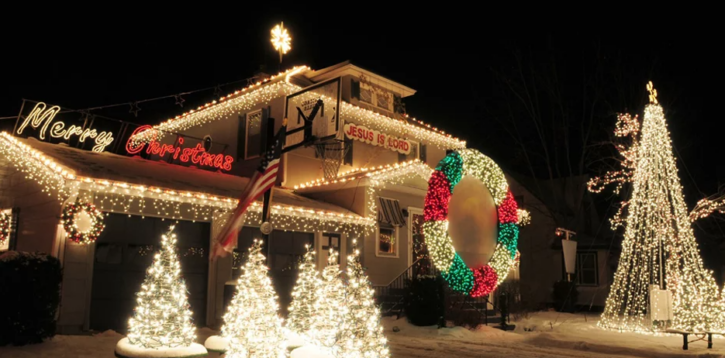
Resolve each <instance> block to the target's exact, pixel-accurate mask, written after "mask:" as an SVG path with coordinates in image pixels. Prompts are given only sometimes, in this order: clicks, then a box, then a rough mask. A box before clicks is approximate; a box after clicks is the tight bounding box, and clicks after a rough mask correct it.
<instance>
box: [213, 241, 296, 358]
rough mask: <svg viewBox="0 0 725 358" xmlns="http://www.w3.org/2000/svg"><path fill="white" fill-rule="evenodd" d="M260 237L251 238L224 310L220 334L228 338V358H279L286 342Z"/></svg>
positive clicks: (282, 354)
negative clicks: (246, 257) (232, 292)
mask: <svg viewBox="0 0 725 358" xmlns="http://www.w3.org/2000/svg"><path fill="white" fill-rule="evenodd" d="M264 261H265V257H264V255H262V242H261V240H257V239H255V240H254V243H253V244H252V247H251V248H249V259H248V260H247V263H246V264H245V265H244V267H243V270H244V272H243V273H242V275H241V276H240V277H239V280H237V286H236V287H237V292H236V293H235V294H234V298H233V299H232V302H231V304H230V305H229V310H228V311H227V313H226V314H224V327H222V336H223V337H225V338H228V339H229V350H228V351H227V352H226V354H225V355H224V356H225V357H228V358H249V357H256V358H280V357H284V356H285V354H284V353H285V347H286V343H285V340H284V335H283V333H282V318H280V317H279V314H278V311H279V304H278V303H277V294H276V293H275V292H274V287H273V286H272V280H271V279H270V278H269V275H268V273H267V272H268V271H269V268H268V267H267V266H266V265H265V264H264Z"/></svg>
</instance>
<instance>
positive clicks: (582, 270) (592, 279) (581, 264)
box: [576, 252, 599, 286]
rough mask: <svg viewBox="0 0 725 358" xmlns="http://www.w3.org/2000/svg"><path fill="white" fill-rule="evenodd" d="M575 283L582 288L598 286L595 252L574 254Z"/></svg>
mask: <svg viewBox="0 0 725 358" xmlns="http://www.w3.org/2000/svg"><path fill="white" fill-rule="evenodd" d="M576 271H577V273H576V283H577V284H579V285H583V286H597V285H598V284H599V280H598V276H599V275H598V272H597V253H596V252H577V253H576Z"/></svg>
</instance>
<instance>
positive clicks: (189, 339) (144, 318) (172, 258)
mask: <svg viewBox="0 0 725 358" xmlns="http://www.w3.org/2000/svg"><path fill="white" fill-rule="evenodd" d="M173 230H174V227H173V226H172V227H171V228H170V230H169V232H168V233H167V234H165V235H163V237H162V240H161V249H160V250H159V251H158V252H157V253H156V254H155V255H154V259H153V263H152V265H151V267H149V268H148V270H147V271H146V278H145V279H144V282H143V284H142V285H141V291H140V292H139V293H138V294H137V295H138V297H137V302H138V304H137V306H136V310H135V314H134V317H133V318H131V319H130V320H129V322H128V326H129V327H128V337H127V338H125V339H124V340H121V342H119V344H118V345H117V347H116V352H117V354H120V355H122V356H133V354H134V353H133V352H134V351H139V350H143V349H156V350H169V349H175V348H182V350H183V348H184V347H191V346H192V345H194V346H198V345H197V344H194V340H196V332H195V331H196V329H195V327H194V326H193V325H192V323H191V310H190V309H189V302H188V300H187V297H186V285H185V284H184V281H183V279H182V278H181V266H180V265H179V258H178V256H177V254H176V234H174V233H173ZM126 340H127V342H126ZM129 344H130V346H129ZM199 348H200V349H201V350H203V352H204V353H206V350H204V348H203V347H199Z"/></svg>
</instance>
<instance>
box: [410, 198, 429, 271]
mask: <svg viewBox="0 0 725 358" xmlns="http://www.w3.org/2000/svg"><path fill="white" fill-rule="evenodd" d="M408 215H409V220H408V237H409V238H410V240H408V266H412V265H413V264H415V265H416V270H414V271H413V274H416V275H417V274H425V273H427V271H428V270H427V269H428V268H429V267H430V262H428V247H427V246H426V245H425V237H424V236H423V223H424V222H425V220H424V216H423V210H421V209H418V208H410V207H409V208H408ZM424 271H425V272H424Z"/></svg>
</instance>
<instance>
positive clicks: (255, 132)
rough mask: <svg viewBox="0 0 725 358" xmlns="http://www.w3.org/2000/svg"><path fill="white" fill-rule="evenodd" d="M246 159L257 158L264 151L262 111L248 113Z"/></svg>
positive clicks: (245, 142)
mask: <svg viewBox="0 0 725 358" xmlns="http://www.w3.org/2000/svg"><path fill="white" fill-rule="evenodd" d="M245 129H246V130H245V133H246V138H245V141H244V159H251V158H256V157H258V156H259V155H260V152H261V150H262V110H261V109H260V110H257V111H254V112H250V113H247V118H246V123H245Z"/></svg>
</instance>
